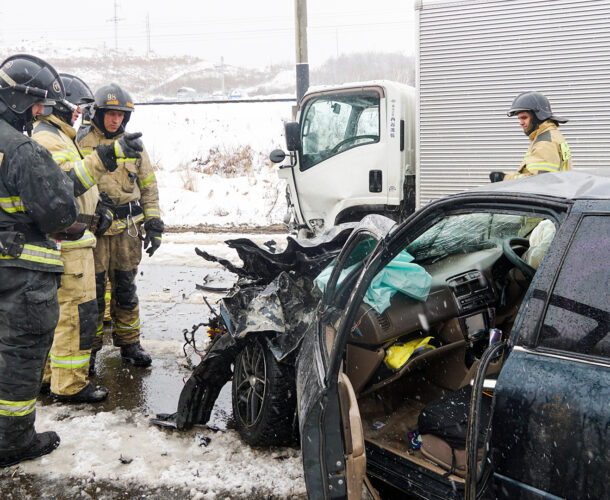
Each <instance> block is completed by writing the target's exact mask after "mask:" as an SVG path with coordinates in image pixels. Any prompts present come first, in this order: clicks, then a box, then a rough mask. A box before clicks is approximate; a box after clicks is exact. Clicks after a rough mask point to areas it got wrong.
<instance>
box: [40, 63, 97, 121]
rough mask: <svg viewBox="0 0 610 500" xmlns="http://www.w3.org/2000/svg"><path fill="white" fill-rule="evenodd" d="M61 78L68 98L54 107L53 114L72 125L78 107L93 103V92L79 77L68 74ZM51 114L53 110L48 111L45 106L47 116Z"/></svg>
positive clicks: (62, 75) (61, 75) (61, 74)
mask: <svg viewBox="0 0 610 500" xmlns="http://www.w3.org/2000/svg"><path fill="white" fill-rule="evenodd" d="M59 76H60V78H61V82H62V83H63V85H64V89H65V91H66V98H65V99H64V100H62V101H59V102H57V104H55V106H53V112H54V113H55V114H57V115H59V116H60V117H61V118H62V119H64V120H65V121H66V122H67V123H70V121H71V119H72V113H73V112H74V110H75V109H76V106H84V105H86V104H89V103H92V102H93V100H94V99H93V92H91V89H90V88H89V86H88V85H87V84H86V83H85V82H84V81H83V80H81V79H80V78H78V77H77V76H74V75H69V74H67V73H60V74H59ZM47 111H48V112H47ZM50 112H51V110H50V109H49V110H47V109H46V106H45V114H48V113H50Z"/></svg>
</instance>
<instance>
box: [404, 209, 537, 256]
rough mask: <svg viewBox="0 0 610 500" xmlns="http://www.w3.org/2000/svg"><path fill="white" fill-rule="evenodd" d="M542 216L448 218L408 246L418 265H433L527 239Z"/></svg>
mask: <svg viewBox="0 0 610 500" xmlns="http://www.w3.org/2000/svg"><path fill="white" fill-rule="evenodd" d="M541 220H542V219H541V218H538V217H527V216H523V215H507V214H494V213H475V214H465V215H453V216H449V217H445V218H444V219H442V220H441V221H440V222H438V223H437V224H435V225H434V226H432V227H431V228H430V229H428V230H427V231H426V232H425V233H423V234H422V235H421V236H419V238H417V239H416V240H415V241H414V242H412V243H411V244H410V245H409V246H408V247H407V252H409V253H410V254H411V255H412V256H413V257H414V258H415V262H424V263H432V262H436V261H437V260H441V259H444V258H445V257H447V256H449V255H455V254H464V253H471V252H476V251H477V250H484V249H486V248H492V247H494V246H497V245H498V244H500V243H501V242H502V240H504V239H506V238H514V237H525V236H527V235H528V234H529V233H530V232H531V231H532V229H533V228H534V227H536V225H538V223H539V222H540V221H541Z"/></svg>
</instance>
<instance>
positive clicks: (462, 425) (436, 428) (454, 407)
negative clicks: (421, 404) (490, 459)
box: [418, 384, 492, 477]
mask: <svg viewBox="0 0 610 500" xmlns="http://www.w3.org/2000/svg"><path fill="white" fill-rule="evenodd" d="M471 395H472V386H471V385H470V384H469V385H466V386H464V387H462V388H461V389H458V390H457V391H454V392H450V393H448V394H445V395H444V396H442V397H441V398H439V399H436V400H435V401H432V402H431V403H429V404H428V405H427V406H426V407H425V408H424V409H423V410H422V411H421V413H420V414H419V418H418V427H419V432H420V434H421V438H422V446H421V452H422V454H423V455H424V456H425V457H426V458H427V459H428V460H431V461H432V462H434V463H435V464H438V465H439V466H440V467H442V468H443V469H445V470H447V471H448V472H447V475H449V474H456V475H458V476H460V477H465V476H466V472H467V470H466V434H467V432H468V413H469V410H470V397H471ZM491 402H492V398H491V397H490V396H488V395H487V394H486V393H483V400H482V403H481V418H480V420H479V422H480V427H479V436H478V441H477V443H478V447H479V458H480V457H481V455H482V451H483V448H482V447H483V445H484V443H485V437H486V436H485V431H486V427H487V423H488V422H489V418H490V416H491Z"/></svg>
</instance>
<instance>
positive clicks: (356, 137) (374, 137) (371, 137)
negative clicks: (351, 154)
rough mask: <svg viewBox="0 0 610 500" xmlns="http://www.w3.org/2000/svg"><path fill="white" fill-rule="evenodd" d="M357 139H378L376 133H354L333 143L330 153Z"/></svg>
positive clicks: (336, 151)
mask: <svg viewBox="0 0 610 500" xmlns="http://www.w3.org/2000/svg"><path fill="white" fill-rule="evenodd" d="M358 139H372V140H373V141H376V140H378V139H379V136H378V135H372V134H366V135H355V136H353V137H348V138H347V139H343V140H342V141H341V142H339V143H337V144H335V147H334V148H332V149H331V150H330V152H331V153H333V154H334V153H338V152H339V151H340V150H341V147H342V146H344V145H346V144H349V143H350V142H355V141H357V140H358Z"/></svg>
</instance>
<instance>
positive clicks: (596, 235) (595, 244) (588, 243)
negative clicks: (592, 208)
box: [539, 215, 610, 358]
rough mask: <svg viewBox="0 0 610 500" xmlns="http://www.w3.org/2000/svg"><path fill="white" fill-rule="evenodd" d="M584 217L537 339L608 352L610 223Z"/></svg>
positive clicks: (558, 346) (561, 346)
mask: <svg viewBox="0 0 610 500" xmlns="http://www.w3.org/2000/svg"><path fill="white" fill-rule="evenodd" d="M608 220H609V217H607V216H601V215H600V216H588V217H585V218H583V220H582V222H581V224H580V226H579V228H578V230H577V233H576V235H575V237H574V239H573V241H572V243H571V245H570V248H569V250H568V253H567V255H566V258H565V259H564V261H563V264H562V266H561V270H560V271H559V275H558V277H557V281H556V282H555V286H554V288H553V292H552V294H551V296H550V298H549V305H548V308H547V311H546V315H545V317H544V323H543V325H542V329H541V332H540V337H539V345H540V346H542V347H550V348H553V349H561V350H564V351H571V352H576V353H580V354H588V355H597V356H604V357H607V358H608V357H610V332H609V330H610V319H609V318H610V301H609V300H608V291H609V290H610V267H609V266H608V262H610V225H609V224H608Z"/></svg>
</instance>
